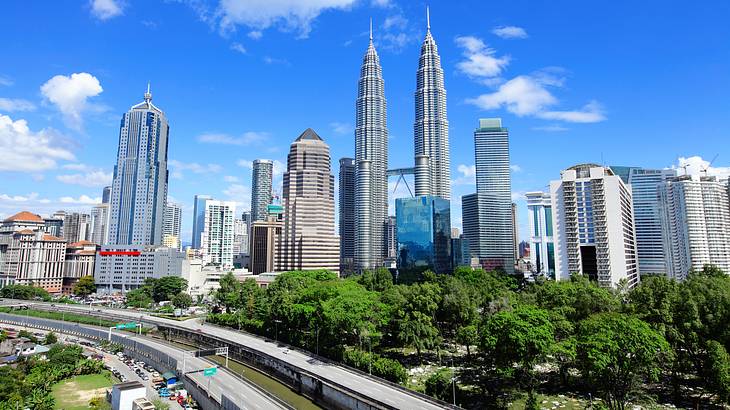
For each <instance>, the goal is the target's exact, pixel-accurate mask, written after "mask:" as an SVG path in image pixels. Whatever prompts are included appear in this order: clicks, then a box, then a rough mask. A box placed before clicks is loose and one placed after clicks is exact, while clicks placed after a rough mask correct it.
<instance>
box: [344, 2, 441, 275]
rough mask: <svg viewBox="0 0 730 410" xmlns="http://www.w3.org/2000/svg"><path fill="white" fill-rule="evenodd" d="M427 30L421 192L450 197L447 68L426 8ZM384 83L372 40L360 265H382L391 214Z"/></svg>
mask: <svg viewBox="0 0 730 410" xmlns="http://www.w3.org/2000/svg"><path fill="white" fill-rule="evenodd" d="M426 20H427V31H426V38H425V39H424V40H423V44H422V45H421V56H420V58H419V60H418V72H417V74H416V93H415V107H416V116H415V118H416V120H415V123H414V124H413V147H414V170H413V171H414V176H415V191H416V192H415V194H416V196H423V195H433V196H437V197H441V198H444V199H450V196H451V171H450V169H451V164H450V159H449V122H448V120H447V117H446V89H445V88H444V70H443V69H442V68H441V58H440V57H439V54H438V48H437V47H436V42H435V41H434V39H433V36H431V21H430V15H429V12H428V9H426ZM386 110H387V108H386V100H385V85H384V82H383V72H382V68H381V66H380V59H379V58H378V53H377V52H376V51H375V46H374V44H373V29H372V22H371V24H370V44H369V45H368V49H367V51H366V52H365V56H364V57H363V63H362V68H361V69H360V80H359V82H358V92H357V102H356V117H357V118H356V127H355V167H356V168H355V255H354V256H355V258H354V259H355V260H354V262H355V269H356V270H359V271H361V270H363V269H373V268H378V267H381V266H383V258H384V254H385V241H384V239H385V230H386V226H387V218H388V175H387V171H388V126H387V120H386V117H387V115H386Z"/></svg>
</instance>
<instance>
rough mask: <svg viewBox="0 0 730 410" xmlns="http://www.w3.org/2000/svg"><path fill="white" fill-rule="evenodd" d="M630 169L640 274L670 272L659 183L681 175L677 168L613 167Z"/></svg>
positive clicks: (613, 168)
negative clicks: (667, 265) (663, 231)
mask: <svg viewBox="0 0 730 410" xmlns="http://www.w3.org/2000/svg"><path fill="white" fill-rule="evenodd" d="M615 168H619V169H620V170H623V169H624V168H628V169H629V174H628V181H629V182H628V183H629V184H630V185H631V194H632V197H633V205H634V225H635V229H636V250H637V254H638V257H639V273H640V274H641V275H644V274H659V275H665V274H666V265H665V257H664V240H663V235H662V222H661V215H660V212H659V191H658V190H659V186H660V185H662V184H663V183H664V182H667V181H669V180H670V179H672V178H674V177H675V176H676V175H677V172H676V171H675V170H673V169H644V168H637V167H611V169H612V170H614V171H615Z"/></svg>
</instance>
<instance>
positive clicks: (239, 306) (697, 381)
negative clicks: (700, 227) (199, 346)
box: [209, 267, 730, 409]
mask: <svg viewBox="0 0 730 410" xmlns="http://www.w3.org/2000/svg"><path fill="white" fill-rule="evenodd" d="M420 277H421V278H422V280H421V281H419V282H414V283H411V284H407V285H405V284H395V283H394V282H393V278H392V276H391V274H390V273H389V272H388V271H386V270H379V271H375V272H365V273H364V274H362V275H360V276H355V277H350V278H347V279H339V278H337V276H336V275H334V274H332V273H330V272H326V271H309V272H287V273H283V274H281V275H280V276H279V277H278V278H277V279H276V281H274V283H272V284H271V285H270V286H269V287H268V288H267V289H261V288H259V287H258V286H257V285H256V283H255V282H254V281H253V280H248V281H245V282H239V281H238V280H236V279H235V278H234V277H233V275H226V276H224V277H223V278H221V288H220V290H219V291H217V293H216V294H215V295H214V299H215V301H216V302H217V304H218V307H219V308H218V309H217V310H214V312H215V313H212V314H211V315H210V317H209V320H210V321H212V322H216V323H219V324H223V325H227V326H231V327H234V328H238V329H242V330H247V331H250V332H254V333H258V334H260V335H264V336H267V337H270V338H272V339H276V340H280V341H283V342H286V343H289V344H292V345H295V346H298V347H301V348H304V349H308V350H310V351H312V352H314V353H318V354H320V355H323V356H326V357H328V358H330V359H333V360H338V361H341V362H343V363H345V364H348V365H350V366H352V367H355V368H358V369H360V370H362V371H365V372H371V373H372V374H374V375H377V376H381V377H383V378H385V379H388V380H391V381H394V382H398V383H401V384H404V385H407V386H409V387H412V388H416V389H420V390H422V391H425V392H426V393H428V394H431V395H433V396H435V397H438V398H441V399H443V400H446V401H451V400H453V396H454V395H456V399H457V402H458V403H459V404H460V405H462V406H465V407H471V408H485V407H491V408H499V407H504V406H506V405H507V403H510V402H513V401H514V400H516V399H518V398H519V397H520V396H522V397H523V398H524V399H525V404H526V407H528V408H539V407H540V406H539V405H538V403H539V401H538V395H539V394H542V393H545V392H548V391H550V392H556V391H558V392H559V391H563V392H565V391H572V392H579V393H580V394H584V395H585V396H587V395H588V394H589V393H590V394H592V395H593V396H594V397H601V398H602V399H603V402H602V403H603V405H605V406H607V407H608V408H611V409H625V408H627V406H629V403H646V402H651V401H659V402H663V403H664V402H671V401H673V402H674V403H675V404H676V405H677V406H684V407H689V406H692V407H698V406H703V405H710V404H720V403H728V400H730V355H729V354H728V349H730V326H728V325H727V324H728V323H730V277H728V276H726V275H725V274H724V273H723V272H720V271H718V270H717V269H715V268H713V267H707V268H705V269H704V270H703V271H701V272H694V273H692V274H691V275H689V277H688V278H687V280H685V281H684V282H681V283H680V282H675V281H672V280H669V279H666V278H664V277H652V276H648V277H645V278H644V279H643V280H642V282H641V283H640V284H639V285H638V286H636V287H635V288H633V289H630V290H629V289H626V288H625V287H621V286H620V287H619V289H617V290H612V289H604V288H600V287H598V286H597V285H596V284H594V283H592V282H590V281H588V279H586V278H584V277H580V276H576V277H573V278H572V279H571V280H569V281H562V282H554V281H538V282H536V283H525V282H524V281H522V280H518V279H516V278H514V277H510V276H508V275H505V274H503V273H498V272H486V271H483V270H479V269H477V270H473V269H470V268H458V269H456V271H455V272H454V274H453V275H434V274H433V273H431V272H429V271H426V272H423V273H422V274H421V275H420ZM452 363H454V364H453V365H451V364H452ZM424 365H428V367H423V366H424ZM449 365H451V366H449ZM406 369H412V372H411V374H410V375H409V373H408V371H407V370H406ZM424 369H431V370H428V371H427V372H426V374H425V376H423V378H422V380H421V381H416V379H417V377H418V375H420V374H424ZM452 375H453V376H452ZM453 378H455V380H456V384H457V385H456V386H451V385H450V383H451V381H452V379H453Z"/></svg>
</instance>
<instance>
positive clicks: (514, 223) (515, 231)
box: [512, 202, 520, 260]
mask: <svg viewBox="0 0 730 410" xmlns="http://www.w3.org/2000/svg"><path fill="white" fill-rule="evenodd" d="M512 243H513V244H514V256H515V260H517V259H519V258H520V233H519V231H518V229H517V204H516V203H514V202H512Z"/></svg>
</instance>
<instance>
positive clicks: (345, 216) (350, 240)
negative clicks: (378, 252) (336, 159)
mask: <svg viewBox="0 0 730 410" xmlns="http://www.w3.org/2000/svg"><path fill="white" fill-rule="evenodd" d="M339 183H340V198H339V211H340V225H339V228H340V229H339V230H340V272H343V273H344V272H348V273H349V272H352V271H353V269H354V263H355V160H354V159H352V158H340V181H339Z"/></svg>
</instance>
